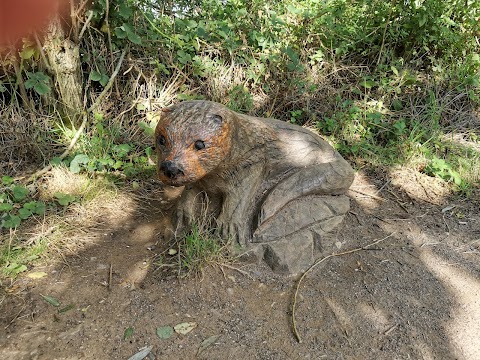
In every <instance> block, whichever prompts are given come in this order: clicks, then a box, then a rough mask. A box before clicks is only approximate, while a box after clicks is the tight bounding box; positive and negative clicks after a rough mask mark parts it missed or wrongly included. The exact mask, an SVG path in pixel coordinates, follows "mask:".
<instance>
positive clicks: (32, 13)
mask: <svg viewBox="0 0 480 360" xmlns="http://www.w3.org/2000/svg"><path fill="white" fill-rule="evenodd" d="M60 2H62V3H63V2H65V3H67V2H68V1H67V0H0V46H5V45H15V44H18V42H19V41H20V40H21V39H22V38H24V37H28V36H29V35H32V34H33V33H34V32H43V31H45V30H46V28H47V25H48V23H49V21H50V20H51V19H52V18H53V17H54V16H55V15H56V13H57V8H58V7H59V6H58V4H59V3H60Z"/></svg>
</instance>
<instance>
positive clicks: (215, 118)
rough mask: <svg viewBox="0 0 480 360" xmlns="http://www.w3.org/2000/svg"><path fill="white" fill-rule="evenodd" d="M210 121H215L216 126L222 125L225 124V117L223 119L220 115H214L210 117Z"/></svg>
mask: <svg viewBox="0 0 480 360" xmlns="http://www.w3.org/2000/svg"><path fill="white" fill-rule="evenodd" d="M210 120H212V121H213V123H214V124H217V125H222V124H223V122H224V121H223V117H221V116H220V115H218V114H213V115H210Z"/></svg>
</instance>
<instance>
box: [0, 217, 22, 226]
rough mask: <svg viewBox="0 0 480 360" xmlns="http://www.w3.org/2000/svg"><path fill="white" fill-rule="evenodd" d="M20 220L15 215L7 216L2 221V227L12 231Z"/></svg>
mask: <svg viewBox="0 0 480 360" xmlns="http://www.w3.org/2000/svg"><path fill="white" fill-rule="evenodd" d="M21 221H22V220H21V219H20V217H19V216H16V215H7V217H6V218H5V220H4V221H3V227H5V228H7V229H13V228H16V227H18V226H19V225H20V223H21Z"/></svg>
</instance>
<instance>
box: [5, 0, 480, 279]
mask: <svg viewBox="0 0 480 360" xmlns="http://www.w3.org/2000/svg"><path fill="white" fill-rule="evenodd" d="M85 4H86V3H85ZM85 4H82V6H79V7H78V8H77V11H76V12H73V13H72V14H73V19H74V21H67V22H66V24H63V28H64V29H65V28H66V29H65V31H64V33H65V36H64V38H65V39H67V40H69V41H71V42H72V43H73V44H74V45H75V46H76V47H77V49H78V54H79V64H80V66H79V67H78V69H76V71H77V72H78V76H77V77H76V79H77V80H76V81H78V83H77V84H76V86H78V87H79V88H80V89H81V100H82V103H83V107H81V108H73V110H72V109H71V108H72V107H71V106H70V107H69V106H65V105H69V104H68V102H69V101H70V100H69V98H68V99H67V98H66V97H65V96H64V94H62V91H60V87H59V83H61V81H60V80H61V79H59V77H60V76H62V74H61V73H59V72H55V71H53V70H52V64H51V63H49V59H48V56H45V51H44V50H45V49H46V47H45V46H44V47H41V46H39V45H40V43H41V42H42V39H43V38H42V36H32V37H31V38H28V39H23V40H22V41H21V42H20V43H19V44H17V48H5V49H3V51H2V67H1V68H0V101H1V107H0V114H1V115H0V116H1V117H2V122H1V124H0V139H1V145H0V147H1V149H0V174H1V175H2V176H10V177H14V178H21V177H25V178H24V179H23V180H22V179H20V180H16V181H15V182H14V183H13V182H12V183H11V182H10V178H9V177H6V178H5V179H7V180H6V181H7V182H8V184H3V185H2V188H1V191H2V194H1V197H0V203H1V204H0V205H2V206H3V207H1V208H0V218H1V220H0V221H1V223H0V231H2V232H3V233H4V234H7V235H8V236H7V238H8V239H9V240H8V244H7V243H6V241H4V244H3V245H2V246H3V248H4V249H5V250H4V251H3V254H4V255H2V256H1V257H0V265H1V266H3V267H4V268H5V269H6V271H7V272H9V271H10V270H11V269H10V268H11V267H12V260H11V258H10V257H9V255H8V254H11V249H12V246H13V245H12V242H13V243H15V244H16V245H14V246H17V247H20V248H22V246H23V245H22V244H24V243H22V237H21V236H17V235H12V232H14V229H15V228H16V227H17V226H18V225H19V224H20V223H22V222H23V221H24V220H27V218H29V217H36V218H37V219H38V218H39V217H41V216H44V215H43V213H42V212H41V211H36V208H35V209H33V207H34V206H33V205H28V206H31V207H32V209H33V210H32V211H30V210H29V209H26V210H24V211H23V213H24V215H25V216H26V214H27V210H28V211H30V213H29V215H28V216H26V218H25V219H23V218H22V216H21V212H20V210H21V209H23V208H24V207H25V204H26V203H29V202H34V203H35V204H37V202H38V203H39V201H40V199H39V195H38V194H39V191H38V188H39V187H40V186H41V181H42V180H41V179H39V180H35V181H33V183H32V181H28V182H26V181H25V180H26V179H27V178H28V176H29V175H31V174H32V173H33V172H34V171H35V170H37V169H39V168H41V167H43V166H44V165H46V164H49V163H51V164H53V165H54V166H63V167H67V168H68V169H69V170H70V171H71V172H72V173H81V174H86V175H87V176H89V177H90V179H91V180H92V181H95V179H97V178H99V177H101V179H102V181H105V179H107V180H108V181H110V182H112V183H115V184H117V185H119V184H134V185H135V186H139V185H138V184H139V181H141V179H145V178H148V177H151V176H153V174H154V168H153V167H152V165H151V164H152V161H151V160H152V159H151V154H152V148H151V146H152V144H151V139H150V136H151V134H152V128H153V127H154V125H155V116H154V111H155V110H157V109H159V108H161V107H164V106H168V105H170V104H172V103H174V102H177V101H181V100H185V99H209V100H214V101H218V102H221V103H223V104H226V105H227V106H229V107H230V108H232V109H234V110H236V111H241V112H246V113H250V114H253V115H257V116H264V117H275V118H279V119H281V120H285V121H290V122H294V123H297V124H299V125H308V126H310V127H314V128H316V129H317V130H318V131H319V132H320V133H321V134H323V135H324V136H325V137H327V138H328V139H329V141H330V142H331V143H332V144H333V145H334V146H335V147H336V148H337V149H338V150H339V151H340V152H341V153H342V154H343V155H344V156H345V157H346V158H347V159H348V160H349V161H350V162H351V163H352V164H353V165H354V166H355V167H356V168H357V169H360V168H370V169H376V168H380V169H382V170H387V171H388V169H390V168H392V167H395V166H405V167H408V168H411V169H412V170H414V171H419V172H423V173H425V174H428V175H430V176H436V177H440V178H442V179H443V180H444V181H445V182H447V183H449V184H450V185H451V189H452V191H455V192H459V193H460V194H462V195H468V194H469V192H470V191H471V190H472V189H473V188H475V187H477V186H478V182H479V179H480V173H479V170H478V169H479V168H480V150H479V149H480V145H479V140H478V136H479V132H480V130H479V129H480V127H479V124H480V121H479V116H480V115H479V112H478V109H479V105H480V33H479V27H478V22H479V20H480V3H479V2H478V1H474V0H463V1H457V0H440V1H437V0H424V1H419V0H416V1H396V0H391V1H355V2H354V1H346V0H326V1H319V0H298V1H294V0H282V1H281V0H277V1H273V2H267V3H266V2H262V1H257V0H250V1H247V0H232V1H230V0H224V1H220V0H206V1H193V2H192V1H188V2H187V1H155V0H128V1H114V0H110V1H108V0H99V1H96V2H95V3H94V4H93V5H92V7H91V8H89V9H88V8H87V6H84V5H85ZM47 38H48V36H45V39H47ZM65 39H60V40H65ZM122 53H123V54H126V56H125V58H123V57H121V54H122ZM119 59H120V60H121V61H120V60H119ZM118 66H119V71H118V72H115V70H116V67H118ZM113 74H115V75H116V76H113ZM98 100H101V101H98ZM65 109H67V110H68V109H70V110H69V111H70V113H68V111H67V110H65ZM77 115H78V116H77ZM82 117H83V119H84V125H86V126H85V128H84V129H83V131H82V132H81V135H80V138H79V139H78V141H77V142H76V143H75V145H74V146H73V148H72V149H71V150H70V151H69V153H68V154H66V156H64V157H59V155H60V154H61V153H62V151H63V150H64V149H65V147H66V146H68V144H69V143H70V142H71V141H72V139H73V138H74V136H75V134H76V132H77V130H78V129H79V128H81V125H82V120H81V119H82ZM27 185H28V187H27ZM14 186H18V187H24V188H25V189H28V194H26V196H25V199H22V200H21V201H20V200H19V201H17V200H16V199H15V198H14V196H13V195H12V194H13V193H12V191H13V188H14ZM61 194H63V193H61ZM65 195H66V196H67V195H68V194H65ZM59 200H61V199H60V198H58V197H57V198H56V199H55V198H52V199H51V200H47V202H46V204H47V212H48V211H54V210H55V209H57V210H56V211H58V207H60V208H62V207H63V206H65V205H61V204H59ZM67 200H68V199H67ZM49 201H50V202H49ZM73 201H76V202H80V203H82V201H83V202H86V201H87V199H86V198H84V197H82V195H81V194H77V195H75V198H74V199H72V202H73ZM49 204H50V205H49ZM67 205H68V204H67ZM28 206H27V207H28ZM52 209H53V210H52ZM62 211H63V210H62ZM12 239H13V240H12ZM5 254H7V255H5ZM27 263H28V261H26V262H25V261H24V263H18V262H15V264H16V265H17V267H16V268H15V269H16V270H15V271H17V272H18V270H19V269H24V267H21V266H22V265H25V264H27ZM9 266H10V268H9ZM18 266H20V268H19V267H18ZM9 269H10V270H9ZM10 273H12V272H11V271H10Z"/></svg>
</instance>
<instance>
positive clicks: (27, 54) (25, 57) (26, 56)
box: [20, 47, 35, 60]
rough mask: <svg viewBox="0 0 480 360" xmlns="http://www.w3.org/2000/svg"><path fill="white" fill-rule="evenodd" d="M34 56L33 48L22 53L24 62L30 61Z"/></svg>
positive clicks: (28, 48)
mask: <svg viewBox="0 0 480 360" xmlns="http://www.w3.org/2000/svg"><path fill="white" fill-rule="evenodd" d="M34 54H35V48H32V47H27V48H25V49H23V50H22V51H20V57H21V58H22V59H23V60H28V59H30V58H31V57H32V56H33V55H34Z"/></svg>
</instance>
